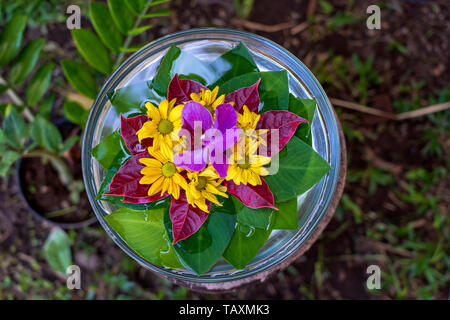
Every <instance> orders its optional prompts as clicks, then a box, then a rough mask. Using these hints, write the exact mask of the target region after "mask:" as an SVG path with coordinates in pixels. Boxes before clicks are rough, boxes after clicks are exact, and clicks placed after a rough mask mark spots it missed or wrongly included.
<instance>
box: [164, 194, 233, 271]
mask: <svg viewBox="0 0 450 320" xmlns="http://www.w3.org/2000/svg"><path fill="white" fill-rule="evenodd" d="M164 224H165V226H166V231H167V234H168V235H169V239H170V241H173V234H172V222H171V221H170V215H169V210H166V214H165V215H164ZM235 224H236V215H235V214H234V206H233V203H232V202H231V200H230V199H226V200H225V202H224V205H223V207H215V208H214V209H211V212H210V213H209V216H208V219H207V220H206V221H205V223H204V224H203V225H202V226H201V227H200V229H199V230H198V231H197V232H196V233H194V234H193V235H191V236H190V237H189V238H187V239H185V240H181V241H178V242H177V243H176V244H175V245H174V248H175V252H176V253H177V255H178V258H179V259H180V261H181V263H182V264H183V265H184V266H185V267H186V268H188V269H191V270H192V271H194V272H195V273H197V274H198V275H200V274H202V273H204V272H206V271H208V270H209V269H210V268H211V267H212V266H213V265H214V264H215V263H216V262H217V260H218V259H219V258H220V257H221V255H222V254H223V252H224V251H225V248H226V247H227V246H228V243H229V242H230V239H231V236H232V235H233V232H234V228H235Z"/></svg>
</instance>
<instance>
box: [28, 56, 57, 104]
mask: <svg viewBox="0 0 450 320" xmlns="http://www.w3.org/2000/svg"><path fill="white" fill-rule="evenodd" d="M54 68H55V65H54V64H53V63H48V64H45V65H43V66H41V67H40V68H39V69H38V70H37V71H36V73H35V74H34V75H33V78H31V80H30V83H29V84H28V87H27V90H26V92H25V96H26V98H27V103H28V105H30V106H34V105H35V104H36V103H38V102H39V100H41V98H42V97H43V96H44V94H45V93H46V92H47V90H48V87H49V86H50V81H51V79H52V72H53V69H54Z"/></svg>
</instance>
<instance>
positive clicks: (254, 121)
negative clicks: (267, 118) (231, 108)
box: [237, 105, 269, 145]
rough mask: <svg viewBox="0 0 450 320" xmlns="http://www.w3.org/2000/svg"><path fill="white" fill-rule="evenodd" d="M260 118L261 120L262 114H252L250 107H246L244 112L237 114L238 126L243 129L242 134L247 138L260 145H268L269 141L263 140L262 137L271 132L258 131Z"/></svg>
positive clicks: (265, 130) (266, 130)
mask: <svg viewBox="0 0 450 320" xmlns="http://www.w3.org/2000/svg"><path fill="white" fill-rule="evenodd" d="M259 118H261V115H260V114H257V113H255V112H251V111H250V110H249V109H248V107H247V106H246V105H244V107H243V112H242V113H237V126H238V127H240V128H242V133H243V135H245V136H246V138H252V139H253V140H255V141H257V142H258V143H262V144H263V145H267V141H266V140H264V139H262V137H263V134H264V133H266V132H268V131H269V129H258V130H256V126H257V125H258V121H259ZM260 136H261V138H260Z"/></svg>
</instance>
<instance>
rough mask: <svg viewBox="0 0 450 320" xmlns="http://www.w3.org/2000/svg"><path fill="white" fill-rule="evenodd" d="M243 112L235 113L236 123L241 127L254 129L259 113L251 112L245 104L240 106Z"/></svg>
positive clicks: (259, 116)
mask: <svg viewBox="0 0 450 320" xmlns="http://www.w3.org/2000/svg"><path fill="white" fill-rule="evenodd" d="M242 109H243V112H242V113H238V114H237V125H238V126H239V127H241V128H242V129H245V130H248V129H256V125H257V124H258V121H259V118H261V115H260V114H257V113H254V112H251V111H250V110H249V109H248V107H247V106H246V105H244V107H243V108H242Z"/></svg>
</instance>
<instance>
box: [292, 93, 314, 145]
mask: <svg viewBox="0 0 450 320" xmlns="http://www.w3.org/2000/svg"><path fill="white" fill-rule="evenodd" d="M289 111H290V112H292V113H295V114H296V115H298V116H300V117H302V118H304V119H306V120H308V122H309V123H304V122H303V123H301V124H300V125H299V126H298V128H297V131H296V132H295V135H296V136H297V137H299V138H300V139H302V140H303V141H305V142H306V143H308V144H309V145H312V135H311V124H312V121H313V118H314V113H315V112H316V100H313V99H300V98H297V97H295V96H294V95H293V94H289Z"/></svg>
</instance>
